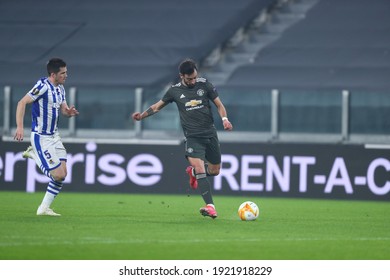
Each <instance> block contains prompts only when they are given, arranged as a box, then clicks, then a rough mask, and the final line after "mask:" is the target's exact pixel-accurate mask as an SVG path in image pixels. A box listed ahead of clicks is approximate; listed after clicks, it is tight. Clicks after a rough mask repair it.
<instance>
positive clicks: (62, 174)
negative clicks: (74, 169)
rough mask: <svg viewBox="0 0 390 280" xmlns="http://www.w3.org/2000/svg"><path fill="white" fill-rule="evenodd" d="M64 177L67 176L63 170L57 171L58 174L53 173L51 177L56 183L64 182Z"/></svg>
mask: <svg viewBox="0 0 390 280" xmlns="http://www.w3.org/2000/svg"><path fill="white" fill-rule="evenodd" d="M66 175H67V172H66V171H64V170H61V171H60V170H59V171H58V172H54V174H53V175H52V176H53V178H54V180H56V181H58V182H62V181H64V180H65V178H66Z"/></svg>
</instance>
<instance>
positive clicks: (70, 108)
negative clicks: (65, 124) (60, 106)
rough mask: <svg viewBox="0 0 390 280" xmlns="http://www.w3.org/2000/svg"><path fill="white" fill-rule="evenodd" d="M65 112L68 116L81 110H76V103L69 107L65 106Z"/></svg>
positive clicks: (75, 114)
mask: <svg viewBox="0 0 390 280" xmlns="http://www.w3.org/2000/svg"><path fill="white" fill-rule="evenodd" d="M65 112H66V115H67V116H68V117H74V116H77V115H78V114H79V111H77V110H76V108H75V107H74V105H72V106H70V107H69V108H65Z"/></svg>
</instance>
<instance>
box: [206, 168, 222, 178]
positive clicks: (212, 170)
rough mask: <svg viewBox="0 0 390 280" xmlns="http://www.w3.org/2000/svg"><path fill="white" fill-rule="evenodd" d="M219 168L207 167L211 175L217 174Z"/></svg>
mask: <svg viewBox="0 0 390 280" xmlns="http://www.w3.org/2000/svg"><path fill="white" fill-rule="evenodd" d="M219 171H220V168H209V169H208V172H209V174H210V175H211V176H217V175H218V174H219Z"/></svg>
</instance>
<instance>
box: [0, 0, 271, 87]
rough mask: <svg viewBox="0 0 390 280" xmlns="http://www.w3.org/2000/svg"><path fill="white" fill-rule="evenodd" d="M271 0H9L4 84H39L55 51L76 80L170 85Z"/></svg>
mask: <svg viewBox="0 0 390 280" xmlns="http://www.w3.org/2000/svg"><path fill="white" fill-rule="evenodd" d="M271 2H274V0H261V1H259V0H241V1H236V0H214V1H208V0H201V1H197V2H191V1H180V0H164V1H154V0H135V1H127V0H113V1H102V0H100V1H99V0H98V1H95V0H85V1H75V0H70V1H65V2H61V3H55V4H54V3H53V2H52V1H48V0H43V1H39V2H36V1H31V0H21V1H2V2H1V3H0V18H1V20H0V37H1V43H0V51H1V53H0V62H1V65H0V84H9V83H10V84H12V83H15V82H18V83H21V82H22V83H32V82H33V81H35V80H36V79H37V78H38V77H39V76H41V75H46V73H45V72H44V64H45V62H46V61H47V60H48V59H49V58H50V57H55V56H59V57H62V58H64V60H65V61H66V62H67V63H68V65H69V67H68V68H69V83H71V85H74V86H79V85H90V84H96V85H128V86H134V87H136V86H144V87H145V86H154V85H159V84H160V83H161V84H166V83H169V82H171V81H172V80H173V79H176V77H177V64H178V63H179V62H180V61H181V60H182V59H184V58H186V57H192V58H194V59H196V60H198V61H201V60H202V59H203V58H205V57H206V56H207V55H208V54H209V53H210V52H211V51H212V50H213V49H214V48H215V47H216V46H217V45H219V44H223V43H224V42H225V41H226V40H228V39H229V38H230V37H231V36H232V35H233V34H234V33H235V32H236V31H237V29H238V28H240V27H241V26H243V25H245V24H247V23H248V22H249V21H250V20H251V19H252V18H253V17H255V16H256V15H257V13H258V12H259V11H260V10H261V9H262V8H263V7H265V6H266V5H268V4H269V3H271ZM42 69H43V71H42ZM22 75H23V81H20V80H19V78H20V77H21V76H22Z"/></svg>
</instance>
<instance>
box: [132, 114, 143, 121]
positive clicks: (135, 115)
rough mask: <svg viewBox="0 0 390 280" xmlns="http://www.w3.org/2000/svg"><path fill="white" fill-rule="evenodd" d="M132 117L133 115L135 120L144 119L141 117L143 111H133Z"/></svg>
mask: <svg viewBox="0 0 390 280" xmlns="http://www.w3.org/2000/svg"><path fill="white" fill-rule="evenodd" d="M131 117H132V118H133V120H135V121H140V120H142V118H141V113H140V112H135V113H133V114H132V115H131Z"/></svg>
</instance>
